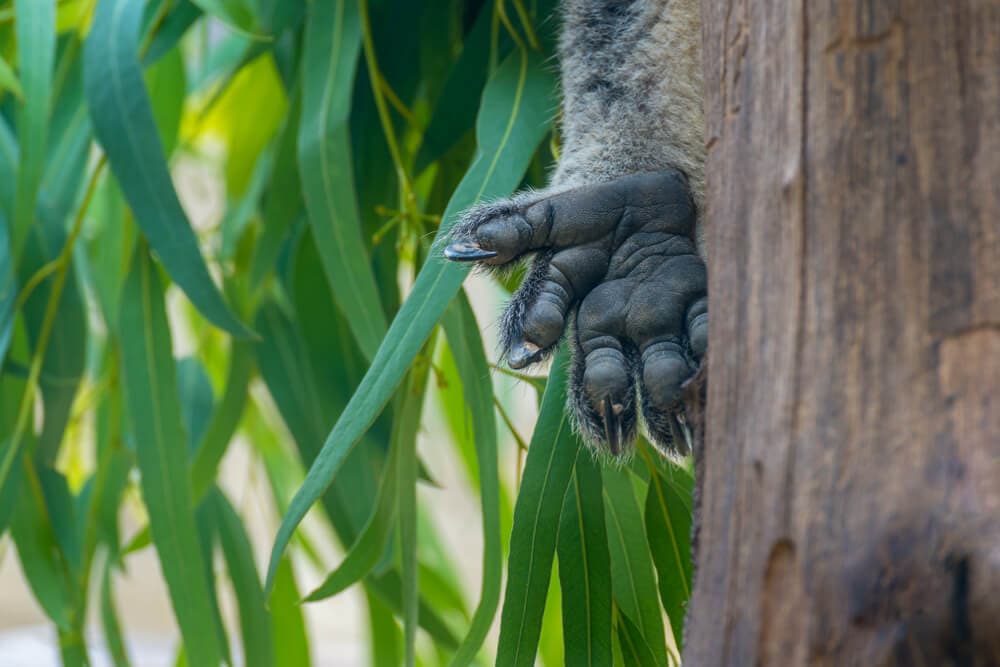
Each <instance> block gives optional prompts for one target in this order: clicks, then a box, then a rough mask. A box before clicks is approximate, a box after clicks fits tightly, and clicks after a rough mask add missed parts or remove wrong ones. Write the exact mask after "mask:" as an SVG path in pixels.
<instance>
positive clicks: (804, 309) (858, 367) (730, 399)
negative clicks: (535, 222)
mask: <svg viewBox="0 0 1000 667" xmlns="http://www.w3.org/2000/svg"><path fill="white" fill-rule="evenodd" d="M702 8H703V17H704V36H705V49H704V60H705V87H706V110H707V124H708V131H707V134H706V136H707V138H708V145H709V156H708V170H707V171H708V178H709V194H708V200H709V203H708V218H709V225H710V229H709V235H708V239H709V249H710V257H709V264H710V267H711V269H710V274H711V275H710V295H711V299H712V301H711V309H712V310H711V313H712V315H711V317H712V325H711V326H712V329H711V343H710V355H709V361H708V404H707V410H708V412H707V416H706V418H705V424H706V436H705V437H706V441H705V444H704V453H703V460H702V461H700V462H699V467H700V468H701V472H702V477H701V480H700V482H701V487H702V498H701V512H700V525H701V528H700V535H699V536H698V538H699V539H698V543H699V550H698V554H697V569H696V580H695V588H694V595H693V599H692V602H691V613H690V618H689V619H688V629H687V641H686V646H685V651H684V655H685V664H686V665H689V666H692V667H702V666H705V665H782V666H784V665H804V664H809V665H838V666H839V665H862V666H865V667H868V666H871V665H935V666H936V665H984V666H985V665H1000V2H998V1H997V0H866V1H858V0H855V1H848V0H844V1H842V2H836V1H833V0H817V1H815V2H809V1H806V0H799V1H798V2H776V1H774V0H703V2H702Z"/></svg>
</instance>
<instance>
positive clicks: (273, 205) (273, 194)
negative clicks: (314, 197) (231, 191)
mask: <svg viewBox="0 0 1000 667" xmlns="http://www.w3.org/2000/svg"><path fill="white" fill-rule="evenodd" d="M301 113H302V96H301V95H295V96H294V97H293V98H292V104H291V108H290V109H289V113H288V119H287V120H286V121H285V127H284V128H283V129H282V131H281V135H280V137H279V138H278V142H277V143H278V148H277V154H276V155H275V158H274V161H273V163H272V165H271V180H270V182H269V183H268V185H267V198H266V201H265V202H264V212H263V215H262V219H261V224H262V225H263V228H264V229H263V232H262V233H261V237H260V239H259V240H258V241H257V248H256V252H255V254H254V258H253V264H252V267H251V269H250V284H251V285H252V286H254V287H256V286H258V285H260V283H261V282H262V281H263V280H264V277H265V276H266V275H267V273H268V272H269V271H270V270H271V269H272V268H273V267H274V264H275V262H276V260H277V258H278V254H279V253H280V252H281V242H282V241H283V240H284V239H285V237H286V236H287V235H288V232H289V230H290V229H291V227H292V224H293V223H294V222H295V221H296V220H297V219H298V217H299V215H300V214H301V212H302V183H301V180H300V178H299V165H298V160H297V155H296V151H297V142H298V134H299V118H300V116H301Z"/></svg>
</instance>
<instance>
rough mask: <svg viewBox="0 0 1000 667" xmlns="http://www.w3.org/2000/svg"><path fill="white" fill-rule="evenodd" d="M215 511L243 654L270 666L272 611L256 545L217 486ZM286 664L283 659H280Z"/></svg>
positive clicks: (253, 665) (253, 664)
mask: <svg viewBox="0 0 1000 667" xmlns="http://www.w3.org/2000/svg"><path fill="white" fill-rule="evenodd" d="M208 502H210V503H211V504H212V505H213V508H214V511H215V520H216V527H217V529H218V531H219V541H220V542H221V544H222V553H223V554H224V555H225V558H226V568H227V569H228V571H229V578H230V580H232V582H233V590H234V591H235V592H236V601H237V606H238V609H239V616H240V634H241V636H242V637H243V655H244V656H245V658H246V665H247V667H267V666H268V665H276V664H279V663H277V662H275V656H274V644H273V643H272V642H273V639H272V636H271V614H270V613H269V612H268V610H267V606H266V601H265V599H264V590H263V589H262V588H261V586H260V578H259V577H258V576H257V566H256V565H255V564H254V560H253V548H252V547H251V545H250V539H249V537H247V534H246V530H245V529H244V528H243V522H242V521H241V520H240V517H239V515H238V514H236V511H235V510H234V509H233V507H232V505H230V504H229V501H228V500H227V499H226V497H225V496H224V495H222V492H221V491H219V490H218V489H216V490H214V491H213V492H212V494H211V496H210V497H209V499H208ZM280 664H284V663H280Z"/></svg>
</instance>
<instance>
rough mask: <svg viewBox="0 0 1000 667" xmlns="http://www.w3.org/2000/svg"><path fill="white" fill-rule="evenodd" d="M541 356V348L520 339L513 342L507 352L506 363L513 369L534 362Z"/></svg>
mask: <svg viewBox="0 0 1000 667" xmlns="http://www.w3.org/2000/svg"><path fill="white" fill-rule="evenodd" d="M541 356H542V355H541V349H539V347H538V346H537V345H535V344H534V343H529V342H528V341H522V342H520V343H516V344H514V345H513V346H512V347H511V348H510V351H508V352H507V363H508V364H509V365H510V367H511V368H513V369H514V370H518V369H521V368H524V367H525V366H528V365H530V364H533V363H535V362H536V361H538V360H539V359H540V358H541Z"/></svg>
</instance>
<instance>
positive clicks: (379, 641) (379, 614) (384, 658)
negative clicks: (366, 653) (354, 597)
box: [367, 594, 403, 667]
mask: <svg viewBox="0 0 1000 667" xmlns="http://www.w3.org/2000/svg"><path fill="white" fill-rule="evenodd" d="M367 598H368V622H369V626H370V627H371V648H370V649H369V650H370V652H371V657H372V661H371V664H372V665H373V667H399V665H401V664H402V663H403V657H402V656H401V655H400V650H399V647H400V643H401V642H400V639H399V627H398V626H397V625H396V620H395V618H393V615H392V610H391V609H389V607H387V606H386V605H385V604H383V603H382V601H381V600H379V599H378V598H377V597H375V596H374V595H371V594H369V595H368V596H367Z"/></svg>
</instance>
